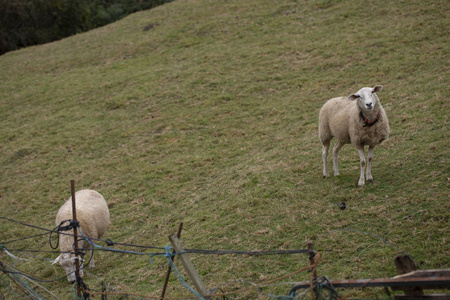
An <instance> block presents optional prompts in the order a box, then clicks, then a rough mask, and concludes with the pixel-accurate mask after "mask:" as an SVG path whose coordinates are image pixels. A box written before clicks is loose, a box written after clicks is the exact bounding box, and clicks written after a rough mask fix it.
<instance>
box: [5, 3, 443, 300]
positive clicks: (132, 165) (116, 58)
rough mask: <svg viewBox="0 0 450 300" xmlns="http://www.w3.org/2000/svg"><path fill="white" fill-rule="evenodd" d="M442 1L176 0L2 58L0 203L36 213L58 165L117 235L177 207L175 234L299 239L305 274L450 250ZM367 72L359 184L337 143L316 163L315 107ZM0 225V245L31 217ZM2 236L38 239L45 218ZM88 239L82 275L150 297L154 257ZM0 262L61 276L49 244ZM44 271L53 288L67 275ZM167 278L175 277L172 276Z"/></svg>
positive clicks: (233, 272) (157, 262) (221, 269)
mask: <svg viewBox="0 0 450 300" xmlns="http://www.w3.org/2000/svg"><path fill="white" fill-rule="evenodd" d="M449 15H450V4H449V2H448V1H439V0H435V1H426V3H425V2H424V1H416V0H412V1H375V2H371V1H349V0H342V1H338V0H335V1H332V0H316V1H300V0H298V1H293V0H280V1H271V0H258V1H257V0H247V1H237V0H228V1H209V0H177V1H174V2H172V3H170V4H166V5H163V6H161V7H158V8H155V9H152V10H149V11H145V12H139V13H136V14H133V15H131V16H129V17H127V18H125V19H123V20H121V21H119V22H116V23H114V24H111V25H108V26H105V27H103V28H100V29H96V30H93V31H91V32H88V33H84V34H79V35H76V36H74V37H70V38H67V39H64V40H61V41H59V42H55V43H50V44H46V45H42V46H37V47H31V48H27V49H23V50H20V51H16V52H11V53H8V54H6V55H3V56H0V70H1V71H0V128H1V130H0V151H1V152H0V153H1V155H0V169H1V172H0V200H1V201H0V210H1V213H0V216H3V217H10V218H13V219H15V220H19V221H22V222H25V223H28V224H33V225H37V226H40V227H45V228H53V227H54V219H55V215H56V211H57V210H58V208H59V207H60V206H61V205H62V203H63V202H64V201H65V199H68V198H69V197H70V180H71V179H74V180H75V181H76V185H77V189H82V188H91V189H95V190H97V191H99V192H100V193H102V194H103V195H104V196H105V198H106V200H107V202H108V203H109V207H110V212H111V224H110V226H109V228H108V232H107V234H106V236H105V238H109V239H111V240H113V241H115V242H122V243H135V244H140V245H151V246H157V247H163V246H165V245H168V244H169V241H168V238H167V236H168V235H169V234H171V233H173V232H176V230H177V227H178V224H179V222H180V221H183V222H184V230H183V233H182V242H183V244H184V246H185V247H187V248H196V249H233V250H278V249H303V248H306V245H307V243H308V242H313V244H314V249H315V250H316V251H318V252H321V253H322V256H323V258H322V261H321V262H320V264H319V268H318V274H319V275H326V276H328V277H329V278H330V279H346V278H349V279H357V278H382V277H392V276H394V275H396V271H395V267H394V264H393V258H394V257H395V256H396V255H397V254H399V253H401V252H400V251H399V249H401V250H403V251H404V252H407V253H409V254H410V255H411V256H412V257H413V258H414V259H415V260H416V261H417V263H418V265H419V266H420V268H422V269H434V268H448V267H449V265H450V263H449V256H450V244H449V236H450V233H449V231H450V230H449V224H448V221H449V215H450V204H449V201H448V199H449V173H450V172H449V158H450V157H449V151H448V150H447V143H448V142H449V131H448V126H449V114H448V110H449V103H450V102H449V100H448V99H449V97H450V95H449V88H448V84H449V61H450V57H449V44H450V41H449V35H448V28H449V26H450V22H449V20H450V18H449ZM144 29H145V30H144ZM376 84H382V85H383V86H384V89H383V91H382V92H380V93H379V94H378V95H379V97H380V99H381V101H382V103H383V105H384V108H385V110H386V112H387V114H388V116H389V120H390V125H391V131H392V132H391V137H390V139H389V140H388V141H386V142H384V143H383V144H382V145H380V146H379V147H377V148H375V157H374V161H373V175H374V179H375V181H374V183H373V184H369V185H367V186H366V187H364V188H358V187H356V184H357V180H358V176H359V158H358V154H357V152H356V150H355V149H354V148H353V147H352V146H350V145H347V146H345V147H344V148H343V149H342V151H341V154H340V171H341V175H340V176H339V177H331V178H327V179H323V178H322V162H321V160H322V158H321V145H320V142H319V140H318V135H317V123H318V114H319V109H320V107H321V106H322V105H323V103H324V102H325V101H326V100H327V99H329V98H332V97H335V96H346V95H349V94H351V93H354V92H356V91H357V90H359V89H360V88H361V87H363V86H374V85H376ZM329 166H331V158H330V161H329ZM341 202H345V203H346V207H347V208H346V209H345V210H341V209H340V208H339V206H338V204H339V203H341ZM0 226H1V232H2V234H1V237H0V243H4V242H6V241H9V240H13V239H17V238H20V237H26V236H29V235H33V234H39V233H42V232H40V231H37V230H35V229H32V228H31V229H30V228H26V227H23V226H20V225H18V224H14V223H11V222H8V221H5V220H0ZM354 230H358V231H359V232H356V231H354ZM363 232H364V233H363ZM374 235H376V236H378V237H381V238H382V239H384V240H385V241H382V240H380V239H379V238H376V237H375V236H374ZM390 245H395V246H396V247H397V248H396V247H392V246H390ZM5 246H7V247H8V248H10V249H35V250H43V251H48V250H51V249H50V247H49V245H48V238H47V236H44V237H39V238H35V239H28V240H24V241H19V242H15V243H9V244H5ZM117 248H118V249H123V248H120V247H117ZM128 250H131V249H128ZM132 250H136V249H132ZM15 254H16V255H18V256H21V257H23V256H25V255H26V254H23V253H17V252H16V253H15ZM33 255H34V256H38V257H45V258H55V257H56V255H55V254H51V253H38V254H33ZM96 256H97V258H96V266H97V268H96V269H94V270H93V271H91V273H93V274H95V276H97V277H99V278H101V279H103V280H104V281H105V282H106V283H107V284H108V285H109V286H110V287H113V288H114V289H115V291H118V292H122V291H125V292H131V293H138V294H144V295H152V296H158V295H160V292H161V289H162V285H163V281H164V276H165V270H166V268H167V264H166V263H165V261H164V259H163V258H155V259H154V262H153V264H150V263H149V259H148V257H145V256H144V257H142V256H138V257H136V256H133V255H129V254H128V255H120V254H114V253H107V252H101V251H98V253H96ZM191 258H192V261H193V263H194V265H195V266H196V267H197V269H198V271H199V273H200V275H201V277H202V279H203V281H204V283H205V284H206V286H207V287H208V289H212V288H216V287H220V289H219V291H224V292H227V291H231V290H233V289H235V288H246V287H251V284H250V283H256V284H259V283H263V282H265V281H267V280H272V279H275V278H278V277H281V276H284V275H286V274H288V273H290V272H293V271H295V270H297V269H299V268H301V267H303V266H306V265H308V259H307V256H306V255H302V254H299V255H290V256H281V255H279V256H264V257H246V256H237V255H236V256H210V255H191ZM0 260H2V261H9V260H8V257H7V256H6V254H3V253H2V254H0ZM14 262H15V263H16V264H17V267H18V268H20V269H22V270H24V271H26V272H29V273H32V274H35V275H36V276H40V277H43V278H47V279H52V278H57V277H61V276H64V272H63V269H62V268H61V267H59V266H56V265H54V266H51V265H50V264H49V263H48V262H47V261H41V260H36V259H34V260H32V261H30V262H25V261H22V262H18V261H14ZM1 278H3V279H5V276H4V275H1ZM309 278H310V274H308V273H300V274H297V275H295V276H292V277H290V278H288V279H284V280H282V281H280V282H277V283H286V282H288V284H286V285H270V286H268V287H266V288H264V289H262V291H261V292H259V291H258V290H257V289H249V290H246V291H243V292H240V293H238V294H237V298H239V299H255V298H261V299H264V298H267V296H265V295H267V294H276V295H286V294H287V293H288V291H289V289H290V287H291V286H292V284H290V283H289V282H293V281H302V280H308V279H309ZM238 280H241V281H238ZM85 281H86V283H87V284H88V285H89V287H90V288H92V289H100V285H99V281H98V280H97V279H96V278H95V277H92V276H87V277H85ZM59 282H61V283H65V279H62V280H59ZM41 284H43V285H44V286H45V287H46V288H47V289H49V290H51V291H52V293H54V294H55V296H56V297H59V298H61V299H67V298H69V293H70V287H67V286H64V285H58V284H46V283H41ZM32 286H34V285H32ZM37 290H38V291H39V292H40V293H41V294H44V295H46V296H48V298H52V297H51V296H50V295H49V294H46V292H44V291H43V290H42V289H39V288H37ZM2 292H3V293H6V295H8V296H10V297H12V298H13V299H14V295H16V294H14V292H13V291H10V290H9V289H7V288H2ZM341 292H342V294H345V295H350V296H358V297H367V298H372V297H375V296H382V295H384V291H383V290H382V289H364V290H363V291H361V290H357V289H354V290H346V291H342V290H341ZM167 295H168V296H172V297H175V296H179V297H182V296H190V295H191V294H190V293H189V291H187V290H186V289H185V288H184V287H182V286H181V284H180V283H179V282H178V281H177V280H176V279H175V277H174V276H172V277H171V281H170V284H169V288H168V292H167Z"/></svg>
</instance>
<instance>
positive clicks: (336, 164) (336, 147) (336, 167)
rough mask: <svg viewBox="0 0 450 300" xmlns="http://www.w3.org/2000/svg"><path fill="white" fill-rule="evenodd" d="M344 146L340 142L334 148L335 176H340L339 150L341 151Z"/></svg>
mask: <svg viewBox="0 0 450 300" xmlns="http://www.w3.org/2000/svg"><path fill="white" fill-rule="evenodd" d="M343 145H344V144H343V143H341V142H340V141H337V143H336V145H334V147H333V171H334V176H338V175H339V169H338V154H339V150H340V149H341V147H342V146H343Z"/></svg>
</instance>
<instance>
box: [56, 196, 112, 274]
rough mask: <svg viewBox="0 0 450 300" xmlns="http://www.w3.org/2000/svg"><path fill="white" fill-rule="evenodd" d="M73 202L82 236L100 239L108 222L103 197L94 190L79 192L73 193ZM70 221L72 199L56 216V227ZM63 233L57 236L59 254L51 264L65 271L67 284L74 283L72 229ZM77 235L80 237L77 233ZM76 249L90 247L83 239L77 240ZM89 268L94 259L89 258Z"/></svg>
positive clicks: (107, 212) (74, 257) (71, 217)
mask: <svg viewBox="0 0 450 300" xmlns="http://www.w3.org/2000/svg"><path fill="white" fill-rule="evenodd" d="M75 202H76V212H77V221H78V222H79V224H80V229H81V231H82V232H83V235H84V236H86V237H91V238H97V239H98V238H100V237H102V236H103V234H104V233H105V231H106V227H107V226H108V222H109V210H108V205H107V204H106V201H105V199H104V198H103V196H102V195H100V194H99V193H98V192H96V191H94V190H81V191H78V192H76V193H75ZM71 219H73V215H72V197H70V199H69V200H67V202H66V203H64V205H63V206H61V208H60V209H59V211H58V213H57V215H56V226H58V225H60V224H61V222H62V221H65V220H71ZM65 225H67V224H65ZM63 233H64V234H60V235H59V239H60V242H59V244H60V247H59V249H60V251H61V254H60V255H59V256H58V257H57V258H56V259H55V261H54V262H53V263H57V262H59V264H60V265H61V266H62V267H63V268H64V270H65V271H66V275H67V280H68V281H69V282H74V281H75V279H76V276H75V260H76V259H78V257H76V256H75V253H74V245H73V244H74V239H73V229H71V230H69V231H63ZM68 234H71V235H68ZM78 235H80V233H79V232H78ZM78 248H80V249H86V248H91V245H90V244H89V242H87V241H86V240H85V239H79V242H78ZM89 266H90V267H91V268H93V267H94V257H91V262H90V264H89ZM80 276H83V272H82V270H80Z"/></svg>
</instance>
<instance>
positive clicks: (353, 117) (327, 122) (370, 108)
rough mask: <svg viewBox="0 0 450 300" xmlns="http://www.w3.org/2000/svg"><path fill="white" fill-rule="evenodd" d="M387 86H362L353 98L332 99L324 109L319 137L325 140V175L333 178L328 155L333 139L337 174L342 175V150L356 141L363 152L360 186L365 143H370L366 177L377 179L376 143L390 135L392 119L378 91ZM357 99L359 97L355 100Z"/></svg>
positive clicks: (361, 153)
mask: <svg viewBox="0 0 450 300" xmlns="http://www.w3.org/2000/svg"><path fill="white" fill-rule="evenodd" d="M382 89H383V87H382V86H381V85H377V86H375V87H374V88H368V87H365V88H362V89H360V90H359V91H358V92H357V93H356V94H353V95H350V96H349V97H347V98H346V97H338V98H333V99H330V100H328V101H327V102H326V103H325V104H324V105H323V107H322V108H321V109H320V114H319V138H320V141H321V142H322V158H323V177H329V176H330V175H329V173H328V166H327V156H328V148H329V147H330V141H331V139H332V138H333V137H335V138H336V139H337V142H336V145H335V146H334V148H333V170H334V176H337V175H339V170H338V153H339V149H341V147H342V146H343V145H344V144H349V143H352V144H353V146H355V148H356V150H358V153H359V160H360V165H361V173H360V176H359V181H358V185H359V186H364V184H365V180H364V166H365V164H366V160H365V158H364V146H365V145H368V146H369V151H368V153H367V169H366V178H367V180H369V181H372V180H373V177H372V171H371V161H372V157H373V149H374V147H375V146H376V145H378V144H380V143H381V142H382V141H384V140H386V139H387V138H388V137H389V121H388V119H387V116H386V113H385V111H384V109H383V107H382V106H381V103H380V100H379V99H378V97H377V95H376V94H375V93H376V92H379V91H381V90H382ZM353 100H357V101H356V102H354V101H353Z"/></svg>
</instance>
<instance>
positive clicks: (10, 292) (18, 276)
mask: <svg viewBox="0 0 450 300" xmlns="http://www.w3.org/2000/svg"><path fill="white" fill-rule="evenodd" d="M0 220H3V221H6V222H11V223H16V224H18V225H20V226H25V227H30V228H33V229H37V230H39V231H44V233H38V234H34V235H29V236H25V237H18V238H14V239H10V240H6V241H0V251H1V252H2V253H3V254H4V255H3V257H2V256H0V271H1V273H3V274H1V273H0V275H3V276H0V300H1V299H7V297H13V298H17V299H20V298H23V296H26V297H27V298H29V299H60V298H59V297H58V296H57V295H56V293H55V292H52V291H51V290H50V288H48V287H46V286H44V284H47V285H48V284H57V285H59V286H61V287H63V289H66V290H67V291H70V295H71V297H73V299H89V298H90V296H101V297H102V299H109V298H108V297H113V296H117V297H119V298H120V299H126V298H135V299H162V298H161V296H149V295H142V294H137V293H131V292H119V291H117V290H116V289H115V288H113V287H111V286H110V285H108V284H106V283H105V282H104V281H103V280H102V279H101V278H99V277H97V276H95V275H94V274H92V273H90V272H88V271H87V270H86V266H87V265H88V264H89V261H88V262H84V259H83V257H84V256H85V254H87V253H88V252H91V255H90V258H89V260H90V259H92V258H93V254H94V251H96V250H98V251H104V252H113V253H118V254H128V255H133V256H134V255H135V256H147V257H148V258H149V262H150V263H152V262H153V258H154V257H164V258H166V259H167V263H168V265H169V266H170V267H171V268H172V270H174V272H175V274H176V275H177V278H178V281H179V282H180V284H181V285H182V286H184V287H185V288H186V290H188V291H189V292H190V295H189V296H186V297H181V298H180V297H179V298H171V297H165V298H164V299H203V296H202V295H200V294H199V293H198V292H196V291H195V290H194V289H193V288H192V287H191V286H190V285H189V284H188V283H187V282H186V280H185V279H184V278H183V276H182V274H181V272H180V271H178V269H177V267H176V265H175V264H174V263H173V257H174V256H175V255H179V254H180V253H174V251H173V249H172V247H169V246H165V247H157V246H146V245H138V244H131V243H121V242H114V241H112V240H110V239H96V238H90V237H86V236H84V234H83V233H82V231H81V230H79V232H80V234H79V235H77V238H78V239H85V240H86V241H88V242H89V244H90V246H91V247H89V248H83V249H78V251H77V252H75V251H73V250H72V251H67V252H66V253H69V254H71V255H72V256H75V257H77V256H78V255H79V256H80V261H82V262H84V263H83V264H82V267H81V268H82V269H83V271H84V272H85V273H86V274H87V275H88V276H90V277H92V278H94V279H95V280H97V281H98V282H99V285H100V286H101V288H97V289H94V288H92V287H91V288H88V287H87V285H86V284H85V283H84V282H83V281H82V279H81V278H80V277H78V278H77V281H76V282H75V283H74V284H67V283H62V282H63V281H64V280H65V278H66V277H67V274H66V275H64V276H59V277H56V278H45V277H40V276H37V275H35V274H30V272H26V271H24V270H22V269H21V268H19V267H18V266H17V265H18V264H19V263H21V262H24V261H27V262H32V261H34V260H41V261H45V262H47V263H52V262H53V260H52V259H49V258H46V257H41V256H40V255H43V254H45V255H48V254H57V255H59V254H61V253H62V252H61V251H59V250H56V249H57V247H58V245H57V243H58V238H57V237H59V236H60V235H69V236H72V237H73V234H71V233H67V231H68V230H70V229H72V228H73V227H74V226H77V227H78V228H80V227H79V226H78V225H79V224H76V223H73V222H72V220H67V221H64V222H62V223H61V224H60V225H59V226H57V227H55V228H54V229H47V228H43V227H39V226H35V225H31V224H27V223H24V222H20V221H17V220H14V219H11V218H7V217H0ZM46 236H48V244H49V245H50V248H52V249H53V250H41V249H23V248H20V247H17V246H16V247H14V244H16V243H18V242H23V241H27V240H30V239H36V238H42V237H46ZM55 239H56V244H55V241H54V240H55ZM100 244H101V245H100ZM41 245H42V244H41ZM102 245H104V246H102ZM116 246H120V247H123V248H133V251H131V250H124V249H117V248H114V247H116ZM41 248H42V246H41ZM183 253H191V254H201V255H245V256H267V255H291V254H308V255H309V257H310V258H311V257H314V256H316V255H317V253H316V252H314V251H313V250H310V249H294V250H266V251H240V250H206V249H184V250H183ZM317 256H318V257H317ZM317 256H316V262H317V263H318V261H319V260H320V254H319V255H317ZM312 268H315V265H312V264H311V265H308V266H305V267H303V268H300V269H299V270H297V271H295V272H293V273H290V274H288V275H285V276H282V277H280V278H276V279H272V280H270V281H266V282H262V283H260V284H255V283H252V282H249V281H244V280H238V281H234V282H232V283H230V282H228V283H225V284H221V285H219V286H218V287H216V288H214V289H212V290H211V296H212V297H213V298H216V299H219V298H221V299H227V297H232V296H233V295H238V294H239V293H242V292H245V291H248V290H250V289H255V290H256V291H257V292H258V293H259V294H260V295H263V296H265V297H269V298H276V299H293V296H292V295H287V296H286V295H281V296H276V295H272V294H267V293H264V292H263V290H262V289H263V288H265V287H269V286H271V285H274V283H275V282H277V281H280V280H283V279H286V278H289V277H291V276H293V275H295V274H297V273H300V272H303V271H306V270H311V269H312ZM238 283H239V284H240V285H241V286H242V285H247V287H240V288H234V290H233V291H231V292H223V291H224V288H225V286H229V285H233V286H234V285H236V284H238ZM77 284H80V285H81V286H82V291H83V296H82V298H79V296H78V295H77V294H76V293H75V285H77ZM286 284H287V285H291V286H292V284H293V283H292V282H290V283H286ZM43 295H45V296H43ZM297 298H298V297H297Z"/></svg>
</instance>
